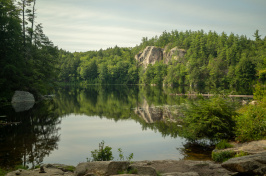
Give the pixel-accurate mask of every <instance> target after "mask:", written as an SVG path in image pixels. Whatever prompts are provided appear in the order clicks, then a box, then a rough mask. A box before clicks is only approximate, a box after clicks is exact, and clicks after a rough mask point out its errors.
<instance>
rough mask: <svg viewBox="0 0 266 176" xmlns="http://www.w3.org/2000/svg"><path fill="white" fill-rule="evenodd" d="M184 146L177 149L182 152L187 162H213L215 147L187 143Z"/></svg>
mask: <svg viewBox="0 0 266 176" xmlns="http://www.w3.org/2000/svg"><path fill="white" fill-rule="evenodd" d="M183 146H184V147H183V148H177V150H179V151H180V152H181V154H182V155H183V156H184V159H185V160H211V153H212V150H213V149H214V146H213V145H200V144H198V143H191V142H187V143H185V144H184V145H183Z"/></svg>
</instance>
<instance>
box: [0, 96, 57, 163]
mask: <svg viewBox="0 0 266 176" xmlns="http://www.w3.org/2000/svg"><path fill="white" fill-rule="evenodd" d="M55 109H56V106H55V104H54V103H53V102H51V101H45V102H42V103H39V104H37V105H35V107H34V108H33V109H31V110H28V111H24V112H20V113H16V112H14V110H13V109H12V107H5V108H4V109H3V110H2V111H1V113H5V114H6V116H7V117H8V119H7V120H8V121H10V122H20V123H19V124H12V125H5V126H2V127H0V166H4V167H14V166H15V165H24V166H26V165H31V166H33V167H34V166H35V165H36V164H40V163H42V162H43V159H44V157H46V156H49V154H50V153H51V151H53V150H55V149H57V142H58V141H59V136H60V135H59V133H58V132H59V130H60V128H58V126H57V125H58V124H60V122H61V120H60V119H59V118H58V117H59V116H58V115H56V114H55V113H54V110H55Z"/></svg>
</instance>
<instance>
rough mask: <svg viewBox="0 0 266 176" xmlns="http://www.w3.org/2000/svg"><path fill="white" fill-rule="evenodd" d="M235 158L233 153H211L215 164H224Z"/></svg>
mask: <svg viewBox="0 0 266 176" xmlns="http://www.w3.org/2000/svg"><path fill="white" fill-rule="evenodd" d="M234 156H235V152H233V151H221V152H214V151H213V152H212V159H213V160H214V161H216V162H225V161H227V160H229V159H230V158H233V157H234Z"/></svg>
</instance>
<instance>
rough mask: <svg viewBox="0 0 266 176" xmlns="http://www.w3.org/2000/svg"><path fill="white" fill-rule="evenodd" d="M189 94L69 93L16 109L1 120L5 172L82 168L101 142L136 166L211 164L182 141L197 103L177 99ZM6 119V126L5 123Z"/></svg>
mask: <svg viewBox="0 0 266 176" xmlns="http://www.w3.org/2000/svg"><path fill="white" fill-rule="evenodd" d="M186 91H187V90H185V89H184V88H179V89H172V88H158V87H145V86H87V87H85V88H75V87H64V88H60V89H58V90H56V91H54V92H53V94H54V96H52V98H49V99H48V100H45V101H42V102H40V103H37V104H35V105H34V107H33V108H31V109H30V110H27V111H23V112H16V111H15V110H14V108H13V107H12V106H5V107H4V108H3V107H2V109H1V114H0V118H1V119H2V120H5V121H7V122H17V123H12V124H10V125H4V126H3V125H2V126H1V127H0V166H4V167H13V166H15V165H27V166H29V167H34V166H35V165H37V164H41V163H61V164H70V165H77V164H78V163H80V162H84V161H87V160H90V159H92V158H91V151H93V150H95V149H98V147H99V143H100V142H101V141H104V142H105V145H108V146H110V147H112V152H113V156H114V158H115V160H118V159H119V156H118V155H119V154H118V151H117V150H118V148H121V149H122V151H123V153H124V156H125V157H127V156H129V154H130V153H133V154H134V158H133V160H136V161H137V160H163V159H173V160H181V159H196V160H208V159H210V150H206V149H205V148H204V149H203V148H200V147H199V146H194V145H192V144H190V143H189V142H187V141H186V139H184V138H182V137H180V135H179V131H180V127H179V125H177V124H176V123H170V122H171V121H173V120H175V119H177V118H178V117H179V115H180V114H179V112H178V107H179V106H180V105H181V104H184V103H186V102H188V101H194V100H195V99H196V98H195V97H186V96H176V95H173V93H174V94H177V93H178V94H180V93H185V92H186ZM1 119H0V120H1Z"/></svg>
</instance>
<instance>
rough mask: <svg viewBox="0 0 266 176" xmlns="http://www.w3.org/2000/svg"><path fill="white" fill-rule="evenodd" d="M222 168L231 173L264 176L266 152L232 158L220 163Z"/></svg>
mask: <svg viewBox="0 0 266 176" xmlns="http://www.w3.org/2000/svg"><path fill="white" fill-rule="evenodd" d="M222 166H223V167H224V168H226V169H228V170H230V171H232V172H239V173H242V174H252V175H266V152H264V153H260V154H255V155H248V156H243V157H239V158H232V159H229V160H228V161H226V162H224V163H222Z"/></svg>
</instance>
